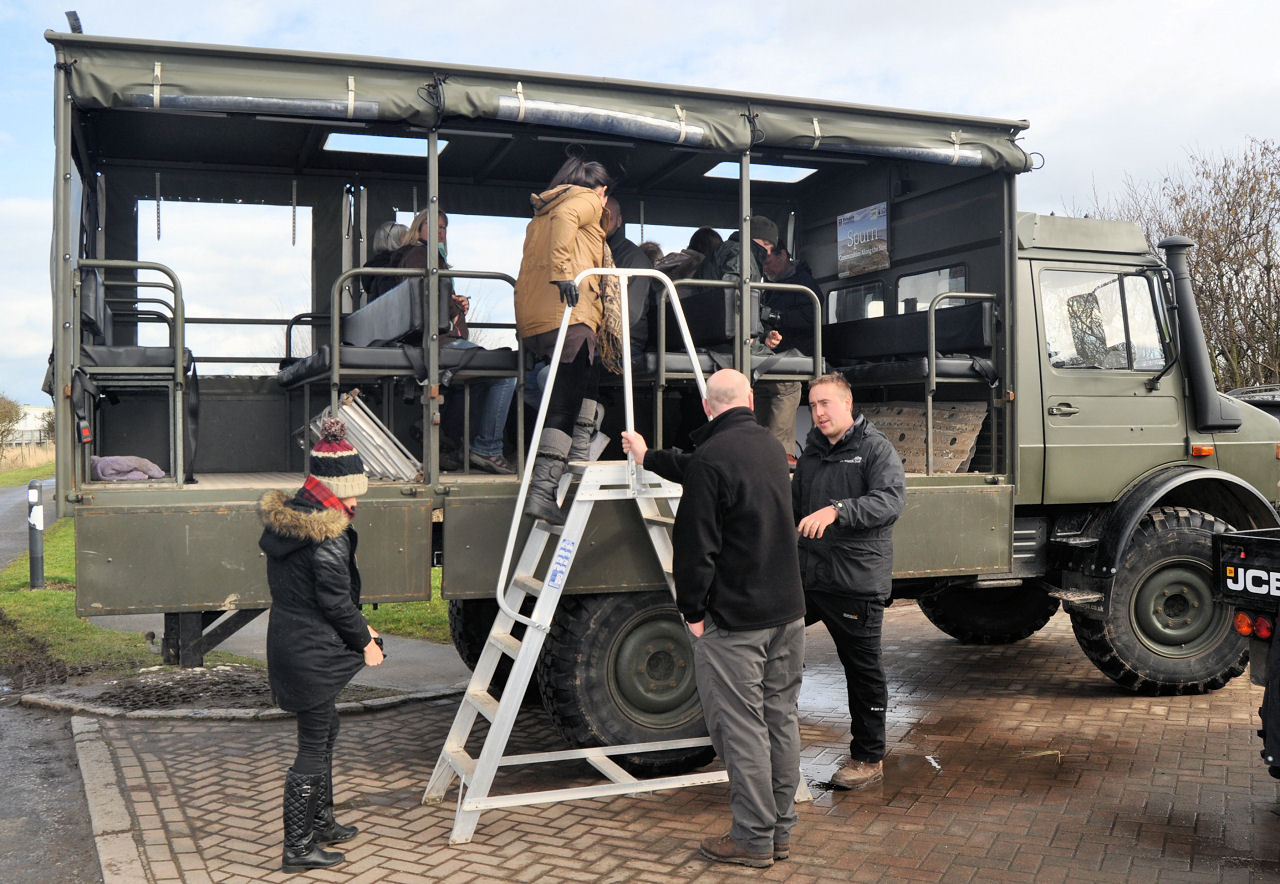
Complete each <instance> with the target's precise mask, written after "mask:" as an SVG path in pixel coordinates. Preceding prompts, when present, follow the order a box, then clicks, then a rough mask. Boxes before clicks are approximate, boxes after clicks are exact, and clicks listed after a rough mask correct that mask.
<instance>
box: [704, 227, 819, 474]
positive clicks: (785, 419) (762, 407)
mask: <svg viewBox="0 0 1280 884" xmlns="http://www.w3.org/2000/svg"><path fill="white" fill-rule="evenodd" d="M777 242H778V225H777V224H774V223H773V221H771V220H770V219H768V218H766V217H765V216H763V215H752V216H751V243H750V260H749V262H748V263H749V270H748V273H749V274H750V278H751V281H752V282H758V281H760V280H761V279H762V278H763V276H762V268H763V267H764V265H765V263H766V262H767V261H768V260H769V255H770V253H771V252H772V251H773V248H774V245H775V244H776V243H777ZM741 255H742V245H741V240H740V238H739V235H738V232H737V231H734V232H733V233H731V234H730V235H729V238H728V239H727V240H726V241H725V243H724V245H722V246H720V248H719V249H717V250H716V254H715V265H714V267H715V269H714V272H715V273H716V274H717V277H716V278H719V279H723V280H733V281H736V280H738V279H740V278H741V277H740V276H739V272H740V270H741V263H740V260H741ZM763 300H764V299H763V298H762V301H763ZM784 340H785V335H783V334H782V333H781V332H779V331H778V330H777V329H773V330H770V331H769V332H768V333H767V334H766V335H765V337H764V339H763V340H762V341H760V340H757V341H753V342H752V345H751V350H752V353H753V354H755V355H764V354H767V353H770V352H776V351H777V349H778V347H779V346H781V345H782V343H783V341H784ZM787 346H788V347H791V346H792V344H791V342H789V341H788V342H787ZM752 389H753V392H754V393H755V411H756V420H758V421H759V422H760V423H761V424H762V425H764V426H765V427H768V428H769V431H770V432H771V433H773V435H774V437H775V438H776V439H777V440H778V442H779V443H780V444H781V445H782V448H783V450H784V451H786V452H787V462H788V463H790V464H792V465H793V466H794V465H795V463H796V448H797V445H796V409H798V408H799V407H800V382H799V381H756V382H755V384H754V385H753V387H752Z"/></svg>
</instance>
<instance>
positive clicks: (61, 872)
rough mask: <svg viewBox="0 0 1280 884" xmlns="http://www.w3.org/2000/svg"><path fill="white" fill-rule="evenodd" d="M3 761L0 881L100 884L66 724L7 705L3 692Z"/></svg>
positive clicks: (0, 733) (55, 716)
mask: <svg viewBox="0 0 1280 884" xmlns="http://www.w3.org/2000/svg"><path fill="white" fill-rule="evenodd" d="M0 758H4V759H8V761H7V762H6V763H5V765H4V770H5V773H4V797H3V798H0V881H4V882H6V884H48V882H51V881H75V882H77V884H95V882H101V881H102V872H101V870H100V869H99V867H98V853H97V850H96V848H95V846H94V841H93V829H92V827H91V826H90V823H89V805H88V802H87V801H85V797H84V784H83V782H82V781H81V779H80V770H79V768H78V767H77V766H76V750H75V744H74V743H73V742H72V739H71V717H70V716H69V715H64V714H59V713H49V712H44V711H40V710H34V709H25V708H23V707H21V706H7V705H5V695H4V693H3V692H2V691H0ZM18 758H20V759H22V761H21V763H19V764H14V763H12V762H13V760H14V759H18Z"/></svg>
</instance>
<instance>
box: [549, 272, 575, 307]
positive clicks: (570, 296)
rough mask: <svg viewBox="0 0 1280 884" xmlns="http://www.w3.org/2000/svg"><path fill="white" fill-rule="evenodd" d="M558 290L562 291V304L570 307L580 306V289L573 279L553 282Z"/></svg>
mask: <svg viewBox="0 0 1280 884" xmlns="http://www.w3.org/2000/svg"><path fill="white" fill-rule="evenodd" d="M553 282H554V283H555V286H556V288H558V289H560V302H561V303H563V304H568V305H569V306H570V307H577V306H578V287H577V286H576V285H574V284H573V280H572V279H557V280H553Z"/></svg>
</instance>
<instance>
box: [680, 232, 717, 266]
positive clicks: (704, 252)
mask: <svg viewBox="0 0 1280 884" xmlns="http://www.w3.org/2000/svg"><path fill="white" fill-rule="evenodd" d="M722 245H724V237H723V236H721V235H720V234H719V233H718V232H717V231H716V230H715V228H713V227H699V228H698V229H697V230H695V231H694V232H693V236H691V237H689V251H691V252H697V253H698V254H699V255H701V256H702V257H703V258H704V259H705V258H711V257H714V256H715V253H716V250H717V249H719V248H720V246H722ZM701 266H702V265H701V264H699V267H701Z"/></svg>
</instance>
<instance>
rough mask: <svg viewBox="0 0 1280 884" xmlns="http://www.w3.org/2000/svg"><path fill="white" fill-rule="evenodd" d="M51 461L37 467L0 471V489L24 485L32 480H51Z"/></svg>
mask: <svg viewBox="0 0 1280 884" xmlns="http://www.w3.org/2000/svg"><path fill="white" fill-rule="evenodd" d="M52 478H53V461H50V462H49V463H46V464H41V465H40V466H38V467H18V468H16V469H12V470H0V488H12V487H13V486H14V485H25V484H27V483H28V482H30V481H31V480H32V479H52Z"/></svg>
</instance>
